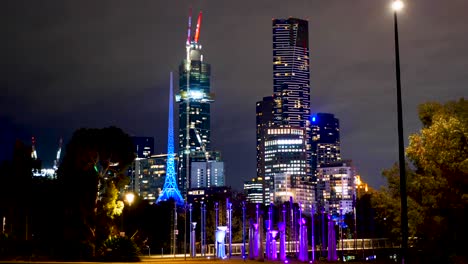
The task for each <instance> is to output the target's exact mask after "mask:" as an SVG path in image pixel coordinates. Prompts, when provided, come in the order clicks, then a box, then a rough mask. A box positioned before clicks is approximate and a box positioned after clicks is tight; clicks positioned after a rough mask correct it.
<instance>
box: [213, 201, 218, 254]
mask: <svg viewBox="0 0 468 264" xmlns="http://www.w3.org/2000/svg"><path fill="white" fill-rule="evenodd" d="M218 210H219V208H218V202H215V228H214V232H213V233H214V234H215V239H214V244H215V250H214V256H215V257H216V254H217V252H218V242H217V241H216V230H218Z"/></svg>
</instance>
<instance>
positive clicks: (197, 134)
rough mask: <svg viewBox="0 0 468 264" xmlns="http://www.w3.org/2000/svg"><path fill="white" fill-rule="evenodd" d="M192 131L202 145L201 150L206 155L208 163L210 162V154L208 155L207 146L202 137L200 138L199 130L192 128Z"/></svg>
mask: <svg viewBox="0 0 468 264" xmlns="http://www.w3.org/2000/svg"><path fill="white" fill-rule="evenodd" d="M192 130H193V131H194V132H195V136H196V137H197V141H198V143H199V144H200V148H201V149H202V151H203V153H204V154H205V159H206V162H208V160H209V158H210V153H208V151H206V144H205V142H203V140H202V139H201V136H200V133H199V132H198V130H197V129H196V128H192Z"/></svg>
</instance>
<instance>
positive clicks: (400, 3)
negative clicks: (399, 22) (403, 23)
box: [392, 0, 405, 12]
mask: <svg viewBox="0 0 468 264" xmlns="http://www.w3.org/2000/svg"><path fill="white" fill-rule="evenodd" d="M403 7H405V4H404V3H403V1H401V0H395V1H393V2H392V9H393V10H394V11H397V12H398V11H400V10H401V9H403Z"/></svg>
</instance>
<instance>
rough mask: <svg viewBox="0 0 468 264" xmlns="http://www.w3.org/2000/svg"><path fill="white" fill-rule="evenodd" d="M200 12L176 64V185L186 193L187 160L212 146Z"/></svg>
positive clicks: (204, 152)
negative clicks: (177, 165) (177, 134)
mask: <svg viewBox="0 0 468 264" xmlns="http://www.w3.org/2000/svg"><path fill="white" fill-rule="evenodd" d="M201 18H202V14H201V12H200V14H199V16H198V21H197V27H196V31H195V36H194V38H193V39H192V38H191V35H190V34H191V15H190V17H189V28H188V36H187V42H186V52H187V54H186V55H187V56H186V58H185V59H184V60H183V61H182V63H181V64H180V66H179V93H178V94H177V95H176V100H177V102H179V174H178V186H179V189H180V190H181V191H182V192H183V193H184V194H185V193H186V191H187V189H188V188H190V176H189V175H188V174H189V172H190V169H189V168H187V167H188V166H189V164H190V158H191V157H192V156H200V153H196V152H201V154H202V155H204V154H206V153H207V152H209V151H210V149H211V128H210V121H211V117H210V104H211V103H212V102H213V100H212V98H213V95H212V94H211V93H210V76H211V69H210V64H208V63H206V62H204V61H203V54H202V52H201V50H202V45H201V44H200V43H198V39H199V36H200V23H201Z"/></svg>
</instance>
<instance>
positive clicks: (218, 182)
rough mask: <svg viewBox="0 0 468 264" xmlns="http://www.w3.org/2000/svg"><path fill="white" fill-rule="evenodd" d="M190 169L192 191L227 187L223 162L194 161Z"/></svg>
mask: <svg viewBox="0 0 468 264" xmlns="http://www.w3.org/2000/svg"><path fill="white" fill-rule="evenodd" d="M190 169H191V172H190V177H191V180H190V188H191V189H192V188H207V187H220V186H225V179H224V162H222V161H211V160H210V161H208V162H207V161H192V162H191V168H190Z"/></svg>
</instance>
